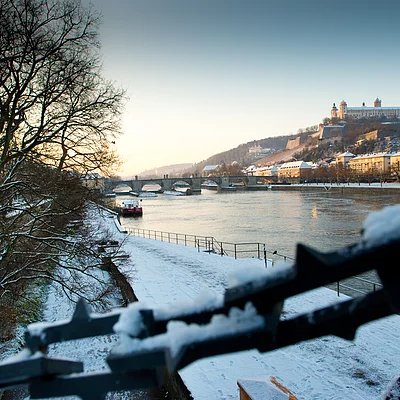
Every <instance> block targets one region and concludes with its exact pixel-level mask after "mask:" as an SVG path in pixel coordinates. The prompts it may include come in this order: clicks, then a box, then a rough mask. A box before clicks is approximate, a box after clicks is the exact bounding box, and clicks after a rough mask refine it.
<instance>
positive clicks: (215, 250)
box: [125, 227, 382, 297]
mask: <svg viewBox="0 0 400 400" xmlns="http://www.w3.org/2000/svg"><path fill="white" fill-rule="evenodd" d="M125 230H126V232H127V233H128V234H130V235H133V236H138V237H143V238H147V239H153V240H160V241H162V242H168V243H175V244H183V245H185V246H192V247H195V248H197V250H198V251H199V252H200V251H205V252H207V253H210V254H218V255H220V256H227V257H233V258H235V259H238V258H258V259H260V260H264V263H265V265H266V266H273V265H274V264H275V263H276V262H277V261H279V260H283V261H286V262H290V263H292V262H294V261H295V258H293V257H291V256H288V255H285V254H281V253H279V252H278V251H277V250H273V251H271V250H268V247H267V245H266V244H265V243H259V242H249V243H231V242H220V241H218V240H217V239H215V238H214V237H213V236H201V235H191V234H186V233H175V232H165V231H157V230H152V229H140V228H131V227H127V228H125ZM328 287H330V288H331V289H333V290H336V291H337V293H338V296H339V295H340V294H345V295H348V296H352V297H353V296H358V295H360V294H365V293H369V292H375V291H376V290H377V289H380V288H382V284H381V283H379V282H376V281H373V280H371V279H366V278H364V277H361V276H354V277H352V278H350V279H347V280H345V281H340V282H337V283H336V284H335V285H328Z"/></svg>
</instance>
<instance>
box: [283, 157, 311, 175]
mask: <svg viewBox="0 0 400 400" xmlns="http://www.w3.org/2000/svg"><path fill="white" fill-rule="evenodd" d="M310 176H311V165H309V164H307V163H306V162H304V161H292V162H287V163H284V164H282V165H281V166H280V167H279V169H278V177H279V178H309V177H310Z"/></svg>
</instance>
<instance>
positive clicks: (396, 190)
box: [271, 182, 400, 199]
mask: <svg viewBox="0 0 400 400" xmlns="http://www.w3.org/2000/svg"><path fill="white" fill-rule="evenodd" d="M271 190H274V191H277V190H286V191H309V192H315V191H321V192H332V193H343V194H345V193H349V194H350V193H365V194H366V195H379V194H382V193H385V194H393V195H396V196H399V199H400V183H379V182H374V183H371V184H368V183H349V184H347V183H339V184H337V183H304V184H292V185H271Z"/></svg>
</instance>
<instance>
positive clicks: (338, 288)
mask: <svg viewBox="0 0 400 400" xmlns="http://www.w3.org/2000/svg"><path fill="white" fill-rule="evenodd" d="M337 295H338V297H339V296H340V282H339V281H338V282H337Z"/></svg>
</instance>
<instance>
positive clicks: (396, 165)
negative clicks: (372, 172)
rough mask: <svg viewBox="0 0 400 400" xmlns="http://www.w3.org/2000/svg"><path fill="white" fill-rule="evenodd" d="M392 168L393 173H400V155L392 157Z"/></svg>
mask: <svg viewBox="0 0 400 400" xmlns="http://www.w3.org/2000/svg"><path fill="white" fill-rule="evenodd" d="M390 168H391V170H392V171H398V172H399V171H400V153H394V154H392V155H391V157H390Z"/></svg>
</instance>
